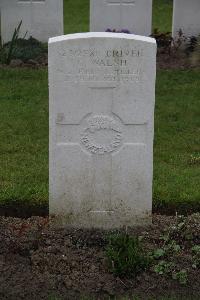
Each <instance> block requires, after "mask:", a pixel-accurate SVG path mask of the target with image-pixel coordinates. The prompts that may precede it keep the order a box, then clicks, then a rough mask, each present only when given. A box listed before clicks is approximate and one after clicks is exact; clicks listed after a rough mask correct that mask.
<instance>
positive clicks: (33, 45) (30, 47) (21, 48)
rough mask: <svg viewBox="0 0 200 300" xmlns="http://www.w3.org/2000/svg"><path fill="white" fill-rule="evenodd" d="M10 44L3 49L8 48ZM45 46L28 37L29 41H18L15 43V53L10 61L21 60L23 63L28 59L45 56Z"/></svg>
mask: <svg viewBox="0 0 200 300" xmlns="http://www.w3.org/2000/svg"><path fill="white" fill-rule="evenodd" d="M9 45H10V43H8V44H6V45H5V46H4V47H5V48H7V47H9ZM47 51H48V50H47V44H43V43H41V42H39V41H38V40H36V39H34V38H32V37H30V38H29V39H27V40H26V39H18V40H17V41H16V43H15V52H14V54H13V55H12V59H21V60H22V61H23V62H26V61H28V60H29V59H36V58H38V57H42V56H43V55H44V54H45V53H46V54H47Z"/></svg>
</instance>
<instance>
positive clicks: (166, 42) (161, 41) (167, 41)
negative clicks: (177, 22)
mask: <svg viewBox="0 0 200 300" xmlns="http://www.w3.org/2000/svg"><path fill="white" fill-rule="evenodd" d="M151 36H152V37H153V38H155V39H156V42H157V46H158V48H162V49H164V50H165V51H166V52H168V53H170V51H171V45H172V41H173V38H172V36H171V32H160V31H159V30H158V29H157V28H156V29H154V31H153V34H152V35H151Z"/></svg>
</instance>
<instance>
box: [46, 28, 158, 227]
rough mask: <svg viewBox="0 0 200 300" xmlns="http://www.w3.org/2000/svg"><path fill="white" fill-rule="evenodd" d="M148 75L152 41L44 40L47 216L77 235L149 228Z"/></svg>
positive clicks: (101, 37) (152, 65) (152, 70)
mask: <svg viewBox="0 0 200 300" xmlns="http://www.w3.org/2000/svg"><path fill="white" fill-rule="evenodd" d="M155 75H156V43H155V40H154V39H152V38H147V37H141V36H135V35H129V34H117V33H83V34H72V35H67V36H61V37H57V38H52V39H50V41H49V88H50V213H51V214H55V215H60V216H64V222H65V223H66V224H68V225H74V226H76V227H103V228H115V227H120V226H123V225H130V226H131V225H135V224H144V223H148V222H149V221H150V216H151V208H152V173H153V134H154V101H155Z"/></svg>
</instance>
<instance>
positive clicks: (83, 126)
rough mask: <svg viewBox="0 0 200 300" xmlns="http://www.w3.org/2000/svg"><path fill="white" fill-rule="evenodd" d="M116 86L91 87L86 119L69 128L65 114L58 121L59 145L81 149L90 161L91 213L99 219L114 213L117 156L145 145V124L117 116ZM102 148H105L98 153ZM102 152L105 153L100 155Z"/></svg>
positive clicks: (58, 117) (102, 84)
mask: <svg viewBox="0 0 200 300" xmlns="http://www.w3.org/2000/svg"><path fill="white" fill-rule="evenodd" d="M117 86H118V85H117V83H116V82H115V83H112V82H110V83H109V82H96V83H95V82H94V83H89V84H88V88H89V90H90V98H91V105H90V107H88V113H87V114H86V115H85V116H83V119H82V120H80V122H78V123H73V124H72V123H70V124H69V123H68V122H67V121H66V120H65V119H64V114H63V113H60V114H58V116H57V121H56V123H57V125H58V126H57V137H58V141H57V142H58V144H57V145H59V146H65V145H68V146H70V145H71V146H72V147H74V146H75V147H76V146H79V147H80V148H81V149H82V151H83V152H84V153H85V154H86V155H87V156H88V158H89V159H90V160H91V165H92V176H91V183H90V184H91V194H93V197H92V198H91V207H90V211H89V212H90V213H92V214H97V215H98V214H108V215H110V214H112V213H114V211H113V203H112V186H113V182H112V180H113V168H112V163H113V159H114V157H115V155H118V154H119V153H120V152H121V151H123V148H124V147H125V146H126V145H130V144H137V145H139V144H145V143H146V124H143V123H142V124H135V123H134V124H132V123H131V124H129V123H128V124H127V123H125V122H124V121H123V120H122V119H121V118H120V117H119V116H118V115H117V114H116V113H115V107H114V106H115V105H114V103H115V101H116V99H115V97H116V95H117V91H116V89H117ZM99 120H100V123H99ZM102 120H103V122H105V123H104V124H103V123H102ZM112 122H113V123H112ZM88 123H89V124H92V126H94V132H92V133H89V134H91V135H89V134H88V127H87V126H88V125H87V124H88ZM62 125H67V126H66V130H65V131H63V130H62V128H61V127H62ZM118 125H119V126H118ZM95 126H97V130H95ZM98 126H99V128H98ZM104 126H105V127H104ZM83 133H84V136H82V134H83ZM101 145H102V146H103V147H102V148H101V150H99V149H100V148H98V147H101ZM102 149H103V152H100V151H102Z"/></svg>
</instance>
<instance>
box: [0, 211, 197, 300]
mask: <svg viewBox="0 0 200 300" xmlns="http://www.w3.org/2000/svg"><path fill="white" fill-rule="evenodd" d="M53 220H54V218H50V219H49V218H47V217H46V218H43V217H31V218H29V219H20V218H11V217H9V218H5V217H0V245H1V246H0V299H1V300H4V299H9V300H18V299H27V300H32V299H59V300H60V299H67V300H68V299H83V298H82V297H83V296H84V297H88V298H84V299H118V297H120V296H130V295H131V296H133V295H134V296H136V295H137V296H139V297H140V298H139V299H145V300H146V299H150V298H151V297H154V298H153V299H160V298H159V297H160V296H173V295H176V296H179V297H180V298H179V299H200V272H199V268H200V255H199V254H200V253H197V254H198V255H199V256H198V257H197V256H195V255H194V252H193V251H192V247H194V246H195V245H196V246H198V245H199V246H200V214H193V215H191V216H188V217H186V216H185V217H183V216H175V217H172V216H171V217H170V216H162V215H154V216H153V224H152V225H150V226H147V227H136V228H126V229H122V230H121V231H122V232H125V230H126V232H127V233H128V234H129V235H131V236H138V237H140V239H141V240H142V245H143V247H144V249H145V251H146V252H148V253H149V252H152V251H153V250H156V249H159V248H162V247H164V246H165V245H166V243H168V244H172V243H175V244H176V245H178V246H179V248H180V249H179V251H178V252H177V251H175V250H173V251H172V250H171V252H169V253H168V254H166V256H165V257H163V258H162V260H164V261H165V262H167V263H171V262H173V266H172V267H171V269H170V271H167V272H164V274H158V273H156V272H155V265H157V264H158V263H159V262H161V259H158V260H156V259H155V260H154V261H153V262H152V263H151V265H150V266H149V268H148V270H146V271H145V272H143V273H141V274H139V275H138V276H137V277H136V278H132V279H130V278H119V277H117V276H114V275H113V274H112V273H111V271H110V270H109V268H108V263H107V258H106V255H105V248H106V245H107V240H108V238H107V237H108V233H110V232H106V231H102V230H83V229H69V228H68V229H67V228H65V229H62V228H56V227H55V226H54V225H53V224H54V223H53ZM166 236H167V239H166ZM197 248H198V247H197ZM198 250H199V249H198ZM197 252H198V251H197ZM181 270H184V272H187V278H186V281H185V282H182V283H181V282H180V281H179V280H178V279H177V278H176V279H174V278H173V274H175V273H176V272H178V271H181ZM114 296H117V298H114ZM52 297H58V298H52ZM119 299H121V298H119ZM122 299H123V298H122ZM127 299H129V298H127ZM130 299H131V298H130ZM151 299H152V298H151ZM173 299H174V298H173Z"/></svg>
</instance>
